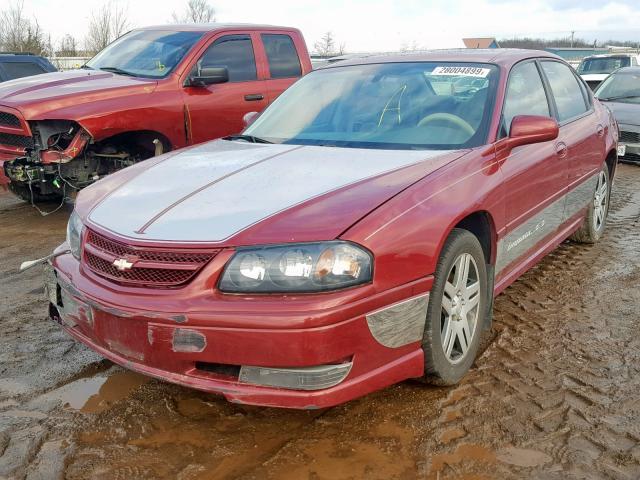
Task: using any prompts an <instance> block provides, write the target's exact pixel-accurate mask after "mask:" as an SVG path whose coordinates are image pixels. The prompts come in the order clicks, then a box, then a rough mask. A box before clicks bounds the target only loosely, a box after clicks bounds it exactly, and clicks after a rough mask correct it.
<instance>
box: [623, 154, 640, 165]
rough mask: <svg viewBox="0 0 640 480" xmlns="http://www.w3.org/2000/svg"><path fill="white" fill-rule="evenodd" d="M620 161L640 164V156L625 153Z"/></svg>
mask: <svg viewBox="0 0 640 480" xmlns="http://www.w3.org/2000/svg"><path fill="white" fill-rule="evenodd" d="M620 160H622V161H625V162H634V163H640V155H638V154H637V153H627V154H626V155H625V156H624V157H620Z"/></svg>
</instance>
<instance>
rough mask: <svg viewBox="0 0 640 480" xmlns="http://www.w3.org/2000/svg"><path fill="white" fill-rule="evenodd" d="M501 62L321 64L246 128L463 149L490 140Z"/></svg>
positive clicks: (296, 139)
mask: <svg viewBox="0 0 640 480" xmlns="http://www.w3.org/2000/svg"><path fill="white" fill-rule="evenodd" d="M498 74H499V73H498V69H497V67H495V66H493V65H488V64H477V63H446V62H432V63H426V62H420V63H408V62H407V63H385V64H370V65H355V66H345V67H335V68H327V69H323V70H316V71H315V72H312V73H310V74H309V75H307V76H306V77H303V78H302V79H301V80H299V81H298V82H297V83H295V84H294V85H293V86H292V87H290V88H289V89H288V90H286V91H285V92H284V93H283V94H282V95H280V97H278V99H277V100H276V101H275V102H274V103H273V104H272V105H271V106H270V107H268V108H267V109H266V110H265V111H264V112H263V114H262V115H261V116H260V117H258V118H257V119H256V121H255V122H254V123H253V124H252V125H250V126H249V127H248V128H247V129H246V130H245V132H244V133H245V134H246V135H248V136H251V137H254V138H259V139H261V140H263V141H268V142H272V143H288V144H298V145H322V146H342V147H354V148H381V149H458V148H466V147H473V146H478V145H482V144H484V143H485V141H486V137H487V131H488V125H489V118H490V116H491V112H492V109H493V105H494V103H495V100H494V98H495V90H496V85H497V80H498Z"/></svg>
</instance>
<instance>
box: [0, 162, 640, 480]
mask: <svg viewBox="0 0 640 480" xmlns="http://www.w3.org/2000/svg"><path fill="white" fill-rule="evenodd" d="M67 217H68V211H66V210H64V209H63V210H61V211H59V212H57V213H55V214H53V215H50V216H47V217H41V216H40V215H39V214H38V213H37V212H36V211H35V210H34V209H33V208H31V207H30V206H29V205H27V204H25V203H22V202H19V201H17V200H15V199H13V198H12V197H11V196H10V195H9V194H7V193H4V194H3V193H2V191H0V328H1V329H2V330H1V332H2V333H1V334H0V478H5V477H6V478H11V479H13V478H18V479H22V478H28V479H55V478H68V479H72V480H75V479H86V478H92V479H137V478H141V479H147V478H177V479H182V480H187V479H216V478H240V479H313V480H320V479H349V478H367V479H392V478H398V479H413V478H426V479H453V478H457V479H468V480H470V479H476V480H478V479H485V478H486V479H488V478H539V479H556V478H557V479H561V478H562V479H564V478H575V479H583V478H586V479H592V478H615V479H636V478H640V443H639V442H640V335H638V332H639V331H640V315H639V314H638V310H639V307H640V289H639V288H638V287H639V285H640V168H638V167H632V166H625V165H623V166H621V167H620V169H619V173H618V178H617V184H616V186H615V188H614V192H613V199H612V205H611V211H610V216H609V224H608V230H607V233H606V235H605V237H604V238H603V240H602V242H601V243H600V244H598V245H596V246H583V245H576V244H572V243H565V244H564V245H562V246H561V247H560V248H559V249H558V250H557V251H555V252H554V253H552V254H550V255H549V256H548V257H547V258H546V259H545V260H544V261H543V262H542V263H541V264H539V265H538V266H537V267H535V268H534V269H533V270H531V271H529V272H528V273H527V274H525V275H524V276H523V277H522V278H521V279H520V280H519V281H518V282H516V283H515V284H514V285H513V286H512V287H510V288H509V289H508V290H507V291H506V292H505V293H504V294H502V295H501V296H500V297H498V298H497V300H496V305H495V323H494V331H493V339H492V341H491V342H490V343H489V345H488V348H487V349H486V350H485V352H484V353H483V354H482V356H481V357H480V358H479V359H478V361H477V363H476V366H475V367H474V369H473V370H472V371H471V373H470V374H469V375H468V376H467V377H466V378H465V379H464V381H463V382H462V383H461V384H460V385H459V386H456V387H450V388H434V387H426V386H424V385H421V384H420V383H418V382H415V381H407V382H404V383H402V384H400V385H396V386H394V387H391V388H388V389H386V390H384V391H381V392H378V393H375V394H373V395H369V396H367V397H365V398H362V399H360V400H356V401H353V402H351V403H348V404H346V405H343V406H340V407H337V408H332V409H328V410H324V411H316V412H297V411H283V410H275V409H264V408H250V407H245V406H237V405H232V404H229V403H227V402H225V401H224V400H223V399H221V398H218V397H216V396H213V395H207V394H204V393H199V392H195V391H192V390H189V389H186V388H181V387H178V386H175V385H171V384H168V383H164V382H161V381H158V380H150V379H147V378H145V377H143V376H140V375H138V374H134V373H131V372H127V371H125V370H123V369H121V368H120V367H116V366H114V365H113V364H111V363H110V362H108V361H106V360H103V359H101V358H100V357H99V356H98V355H96V354H94V353H92V352H91V351H89V350H88V349H86V348H85V347H83V346H82V345H79V344H77V343H75V342H74V341H72V340H71V339H69V338H67V337H66V336H65V335H64V334H63V333H62V332H61V331H60V330H59V329H58V328H57V326H56V325H55V324H53V323H52V322H49V321H48V320H47V318H46V309H47V304H46V301H45V300H44V297H43V289H42V287H41V281H40V278H39V272H38V271H30V272H28V273H26V274H23V275H18V274H17V273H16V268H17V266H18V265H19V263H20V261H22V260H24V259H29V258H35V257H38V256H43V255H46V254H47V253H49V252H50V251H51V249H52V248H53V247H54V246H56V245H57V244H58V243H60V242H61V241H62V239H63V237H64V230H65V223H66V219H67Z"/></svg>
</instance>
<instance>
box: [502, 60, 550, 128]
mask: <svg viewBox="0 0 640 480" xmlns="http://www.w3.org/2000/svg"><path fill="white" fill-rule="evenodd" d="M518 115H542V116H545V117H549V116H551V112H550V110H549V102H548V99H547V94H546V92H545V90H544V86H543V84H542V79H541V78H540V73H539V72H538V68H537V67H536V64H535V63H534V62H526V63H521V64H518V65H516V66H515V67H513V69H512V70H511V74H510V75H509V83H508V85H507V93H506V96H505V100H504V109H503V110H502V131H503V134H504V135H502V136H508V135H509V131H510V130H511V121H512V120H513V118H514V117H517V116H518Z"/></svg>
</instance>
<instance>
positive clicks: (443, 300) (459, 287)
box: [422, 229, 492, 385]
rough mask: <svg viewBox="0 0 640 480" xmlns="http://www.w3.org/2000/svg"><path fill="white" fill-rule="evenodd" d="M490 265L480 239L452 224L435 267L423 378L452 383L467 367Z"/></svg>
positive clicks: (483, 315) (482, 316)
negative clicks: (454, 227)
mask: <svg viewBox="0 0 640 480" xmlns="http://www.w3.org/2000/svg"><path fill="white" fill-rule="evenodd" d="M490 294H492V292H489V291H488V281H487V266H486V263H485V256H484V252H483V250H482V247H481V246H480V242H479V241H478V239H477V238H476V237H475V236H474V235H473V234H472V233H470V232H468V231H467V230H462V229H454V230H453V231H452V233H451V235H450V236H449V238H448V239H447V241H446V242H445V245H444V248H443V249H442V254H441V256H440V259H439V260H438V265H437V267H436V272H435V279H434V283H433V288H432V289H431V294H430V300H429V308H428V309H427V320H426V323H425V331H424V336H423V341H422V348H423V350H424V358H425V379H426V380H428V381H429V382H431V383H434V384H437V385H453V384H456V383H458V381H460V379H461V378H462V377H463V376H464V375H465V374H466V373H467V371H468V370H469V369H470V368H471V365H473V362H474V360H475V358H476V355H477V353H478V349H479V347H480V337H481V334H482V330H483V327H484V325H485V324H486V322H487V315H488V311H487V305H488V304H490V302H489V299H490V297H489V295H490Z"/></svg>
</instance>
